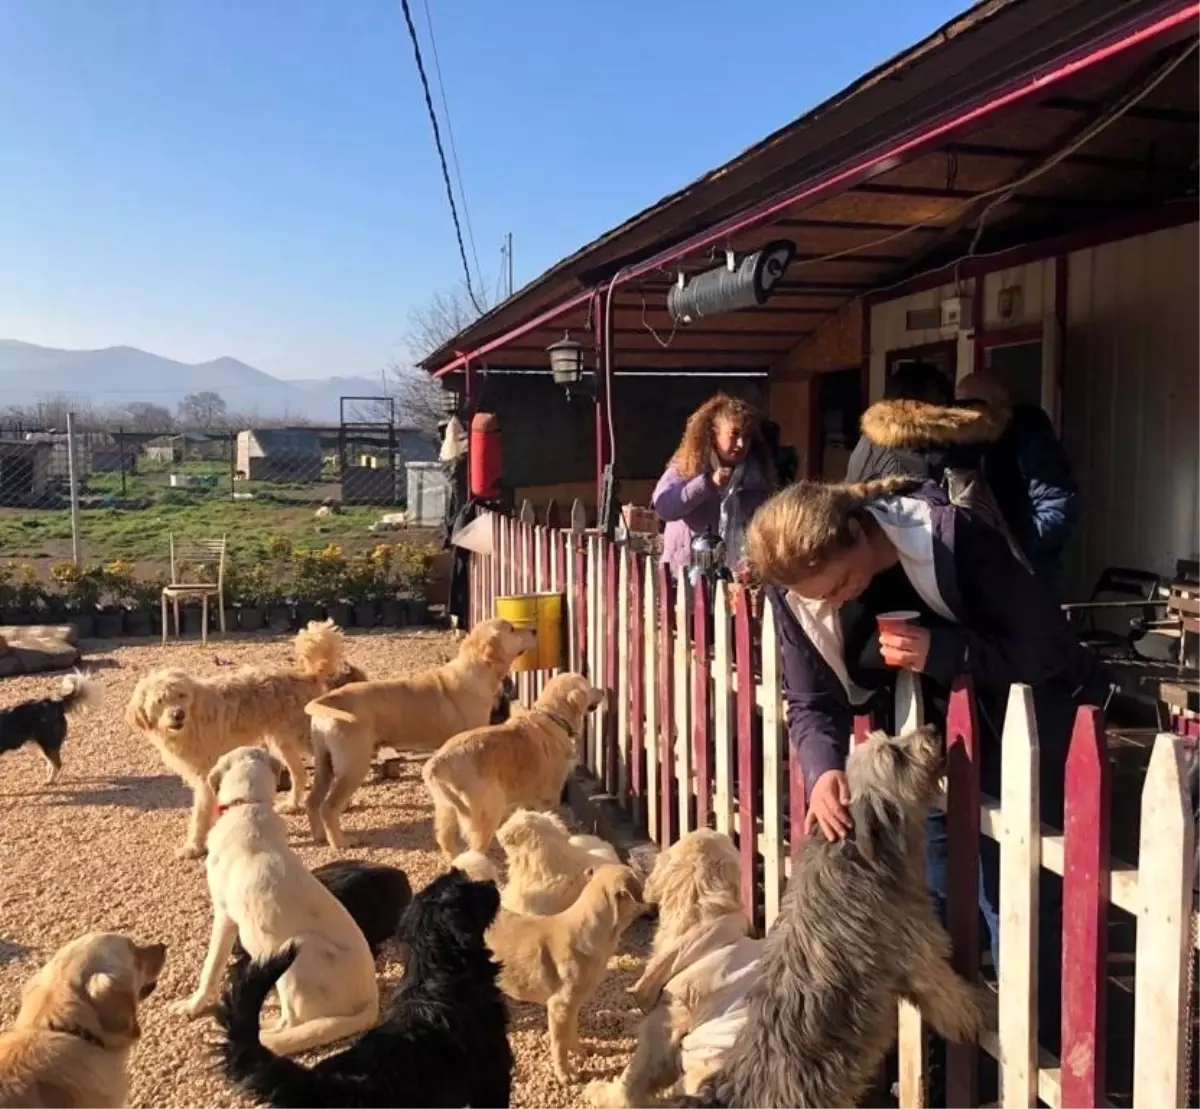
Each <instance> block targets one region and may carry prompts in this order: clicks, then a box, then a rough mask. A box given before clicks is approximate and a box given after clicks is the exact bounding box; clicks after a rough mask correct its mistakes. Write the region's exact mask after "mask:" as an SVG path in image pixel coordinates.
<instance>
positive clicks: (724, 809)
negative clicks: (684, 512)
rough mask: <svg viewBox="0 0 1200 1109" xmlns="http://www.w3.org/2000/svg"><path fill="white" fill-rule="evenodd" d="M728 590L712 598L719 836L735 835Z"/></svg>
mask: <svg viewBox="0 0 1200 1109" xmlns="http://www.w3.org/2000/svg"><path fill="white" fill-rule="evenodd" d="M729 624H730V621H729V587H728V586H727V585H726V584H725V582H723V581H719V582H717V588H716V590H715V592H714V594H713V663H712V679H713V746H714V755H715V762H716V781H715V792H714V798H713V807H714V809H715V811H716V826H717V831H718V832H723V833H724V834H725V835H727V836H732V835H733V728H732V726H731V725H732V715H731V711H730V705H731V700H730V692H731V690H732V688H733V668H732V664H733V652H732V650H731V649H730V631H731V629H730V626H729Z"/></svg>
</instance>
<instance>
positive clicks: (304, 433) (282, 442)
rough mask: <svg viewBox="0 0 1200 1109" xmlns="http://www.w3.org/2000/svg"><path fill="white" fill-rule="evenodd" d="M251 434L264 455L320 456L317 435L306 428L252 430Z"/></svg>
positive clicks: (319, 444)
mask: <svg viewBox="0 0 1200 1109" xmlns="http://www.w3.org/2000/svg"><path fill="white" fill-rule="evenodd" d="M250 434H251V435H253V436H254V439H255V441H256V442H257V443H258V445H259V446H260V447H261V448H262V451H263V453H264V454H320V453H321V441H320V439H319V438H318V437H317V433H316V432H315V431H313V430H312V429H311V428H306V427H264V428H252V429H251V431H250Z"/></svg>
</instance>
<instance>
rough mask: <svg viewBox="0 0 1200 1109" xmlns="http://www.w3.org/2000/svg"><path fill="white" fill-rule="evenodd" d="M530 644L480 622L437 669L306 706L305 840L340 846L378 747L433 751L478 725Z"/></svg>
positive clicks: (357, 685) (527, 634)
mask: <svg viewBox="0 0 1200 1109" xmlns="http://www.w3.org/2000/svg"><path fill="white" fill-rule="evenodd" d="M536 643H537V634H536V632H533V631H530V630H526V629H523V628H514V627H513V625H512V624H510V623H509V622H508V621H507V620H485V621H484V622H483V623H481V624H478V625H476V626H475V627H474V628H473V629H472V630H471V633H470V635H468V636H467V637H466V639H464V640H463V641H462V643H461V645H460V646H459V650H458V656H457V657H456V658H455V659H453V660H452V661H451V662H449V663H447V664H446V665H445V666H441V667H438V668H437V669H435V670H428V671H426V672H425V673H422V674H416V675H414V676H413V677H411V678H396V679H394V680H391V681H377V682H354V683H352V684H350V685H345V686H342V688H340V689H338V690H336V691H335V692H333V693H329V694H326V695H325V696H323V697H318V698H316V699H315V700H313V701H312V702H310V703H309V704H308V705H306V706H305V709H304V711H305V712H307V713H308V715H309V716H311V717H312V745H313V756H314V759H315V766H316V774H315V779H314V782H313V788H312V793H311V794H310V795H309V798H308V822H309V825H310V826H311V828H312V834H313V839H315V840H316V841H317V842H318V843H324V842H325V841H326V839H328V841H329V843H330V844H332V845H333V846H334V847H337V848H343V847H346V846H347V845H348V843H349V839H348V837H347V836H346V835H345V833H344V832H343V831H342V824H341V816H342V813H343V812H344V811H345V808H346V805H347V804H348V803H349V801H350V798H351V796H353V794H354V791H355V790H356V789H358V787H359V786H360V785H361V784H362V781H363V779H364V778H365V777H366V776H367V773H368V771H369V770H370V769H371V757H372V756H373V755H374V753H375V748H376V747H378V746H379V745H380V744H381V743H387V744H388V745H389V746H391V747H395V748H396V749H397V750H399V751H436V750H437V749H438V748H439V747H440V746H441V745H442V744H443V743H445V742H446V740H448V739H449V738H450V737H451V736H452V735H457V734H458V733H459V732H463V731H467V730H468V729H470V728H478V727H481V726H482V725H484V724H486V723H487V722H488V717H489V716H490V715H491V712H492V705H493V703H494V702H495V700H496V694H497V693H498V692H499V690H500V685H501V682H503V680H504V677H505V675H506V674H507V673H508V670H509V667H510V666H512V664H513V662H514V661H515V660H516V658H517V656H519V655H522V654H524V653H525V652H526V651H528V650H529V649H530V648H531V647H533V646H534V645H535V644H536Z"/></svg>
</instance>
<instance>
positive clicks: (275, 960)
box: [217, 944, 325, 1106]
mask: <svg viewBox="0 0 1200 1109" xmlns="http://www.w3.org/2000/svg"><path fill="white" fill-rule="evenodd" d="M296 954H297V951H296V946H295V945H294V944H289V945H288V946H287V947H285V948H284V949H283V950H282V951H280V952H279V953H278V954H276V955H273V956H271V958H269V959H267V960H266V961H265V962H262V963H241V964H237V965H235V966H234V967H233V968H232V969H231V970H230V973H229V982H228V984H227V985H226V987H225V993H224V996H223V997H222V998H221V1004H220V1006H219V1007H218V1009H217V1023H218V1024H219V1025H220V1026H221V1028H222V1030H223V1031H224V1033H225V1035H224V1038H223V1039H222V1041H221V1043H220V1044H219V1046H218V1048H217V1053H218V1056H219V1058H220V1060H221V1065H222V1068H223V1069H224V1071H225V1076H226V1077H227V1078H228V1079H229V1080H230V1081H231V1082H235V1083H237V1084H238V1085H239V1086H241V1087H242V1088H243V1089H246V1090H248V1091H250V1092H251V1093H253V1094H254V1095H255V1096H256V1097H257V1098H259V1099H260V1100H261V1101H264V1102H266V1103H267V1104H268V1105H295V1106H309V1105H312V1106H317V1105H324V1104H325V1103H324V1101H322V1099H321V1097H320V1096H319V1092H318V1091H317V1090H314V1088H313V1087H314V1086H315V1085H317V1084H316V1083H314V1082H313V1080H312V1074H311V1073H310V1072H309V1070H308V1068H307V1067H304V1066H301V1065H300V1064H299V1063H295V1062H293V1061H292V1060H291V1059H286V1058H284V1057H283V1056H281V1055H276V1054H274V1053H273V1052H271V1051H269V1050H268V1049H267V1048H265V1047H264V1046H263V1044H262V1040H261V1039H260V1038H259V1027H258V1025H259V1014H260V1013H261V1010H262V1007H263V1002H264V1001H266V999H267V994H269V993H270V992H271V990H272V989H273V988H274V987H275V983H276V982H278V981H279V979H280V978H282V977H283V975H284V974H285V973H286V971H287V969H288V967H290V966H291V965H292V963H293V962H294V961H295V958H296Z"/></svg>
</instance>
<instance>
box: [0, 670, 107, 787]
mask: <svg viewBox="0 0 1200 1109" xmlns="http://www.w3.org/2000/svg"><path fill="white" fill-rule="evenodd" d="M99 695H100V687H99V686H98V685H97V684H96V683H95V682H93V681H91V680H90V679H89V678H87V677H86V676H85V675H83V674H68V675H67V676H66V677H65V678H63V680H62V693H60V694H59V695H58V696H57V697H43V698H42V699H41V700H39V701H25V702H24V703H23V704H20V705H13V706H12V708H7V709H0V754H4V752H6V751H15V750H17V748H18V747H21V746H23V745H24V744H26V743H32V744H33V745H34V746H35V747H37V749H38V750H39V751H41V753H42V758H44V759H45V760H46V785H50V784H52V783H53V781H54V779H55V778H57V777H58V772H59V771H60V770H61V769H62V745H63V743H64V742H65V740H66V738H67V717H68V716H70V715H72V714H74V713H77V712H81V711H82V710H83V709H85V708H87V706H88V705H89V704H91V703H92V702H93V701H95V700H96V699H97V698H98V697H99Z"/></svg>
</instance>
